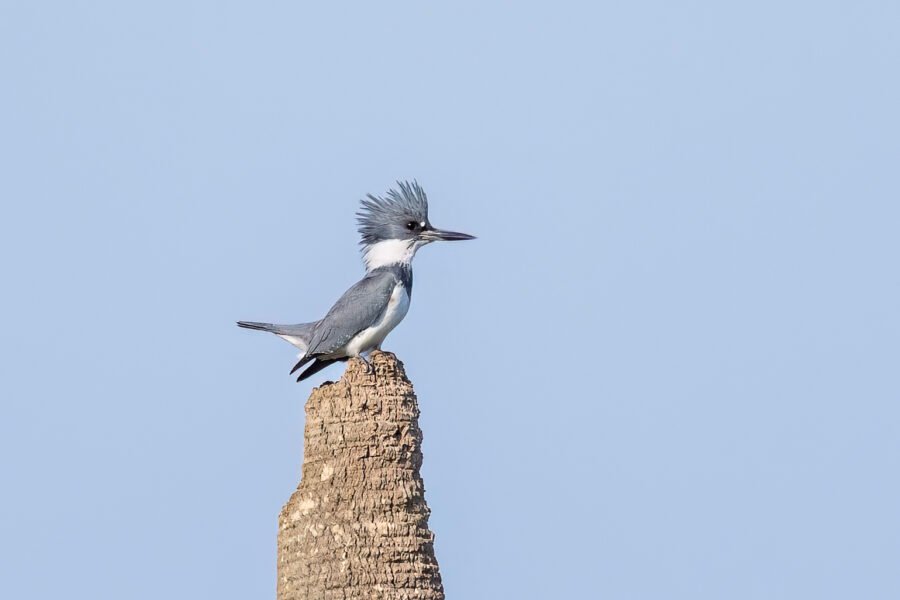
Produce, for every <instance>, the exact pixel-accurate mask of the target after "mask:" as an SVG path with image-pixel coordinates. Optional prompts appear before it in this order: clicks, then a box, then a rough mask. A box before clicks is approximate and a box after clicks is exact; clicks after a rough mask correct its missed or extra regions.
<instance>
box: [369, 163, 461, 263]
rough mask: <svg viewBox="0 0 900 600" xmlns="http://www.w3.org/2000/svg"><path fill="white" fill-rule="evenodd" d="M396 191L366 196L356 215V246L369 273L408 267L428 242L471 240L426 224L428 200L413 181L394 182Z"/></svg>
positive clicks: (420, 187) (428, 223)
mask: <svg viewBox="0 0 900 600" xmlns="http://www.w3.org/2000/svg"><path fill="white" fill-rule="evenodd" d="M397 187H398V188H399V189H391V190H388V192H387V193H386V194H385V195H384V196H383V197H379V196H373V195H372V194H369V195H368V196H367V197H366V199H364V200H363V201H362V205H361V207H360V211H359V212H358V213H356V216H357V217H358V219H357V221H358V223H359V233H360V235H361V236H362V239H361V240H360V244H361V245H362V246H363V254H364V256H365V260H366V266H367V267H368V268H369V269H370V270H371V269H374V268H377V267H381V266H385V265H389V264H404V263H405V264H409V262H410V261H412V257H413V256H414V255H415V253H416V250H418V249H419V248H421V247H422V246H424V245H426V244H430V243H431V242H438V241H458V240H472V239H475V237H474V236H471V235H468V234H465V233H458V232H455V231H445V230H443V229H437V228H435V227H433V226H432V225H431V222H430V221H429V220H428V198H427V197H426V196H425V190H423V189H422V186H420V185H419V184H418V183H417V182H416V181H413V182H412V183H410V182H408V181H398V182H397Z"/></svg>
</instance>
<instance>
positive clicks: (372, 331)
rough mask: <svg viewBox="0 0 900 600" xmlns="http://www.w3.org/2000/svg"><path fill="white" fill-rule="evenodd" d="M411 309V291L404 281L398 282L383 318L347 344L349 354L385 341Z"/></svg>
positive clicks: (357, 352) (375, 346)
mask: <svg viewBox="0 0 900 600" xmlns="http://www.w3.org/2000/svg"><path fill="white" fill-rule="evenodd" d="M408 311H409V292H408V291H407V289H406V286H405V285H403V284H402V283H399V282H398V283H397V285H396V286H395V287H394V291H393V292H391V297H390V299H389V300H388V303H387V307H386V308H385V311H384V314H383V315H382V316H381V319H379V320H378V322H377V323H375V324H374V325H372V326H371V327H369V328H367V329H364V330H362V331H360V332H359V333H358V334H356V336H355V337H354V338H353V339H352V340H350V343H349V344H347V355H348V356H358V355H359V354H360V353H361V352H368V351H369V350H372V349H373V348H377V347H378V346H380V345H381V342H383V341H384V338H386V337H387V335H388V334H389V333H390V332H391V330H393V329H394V327H396V326H397V324H399V323H400V321H402V320H403V317H405V316H406V313H407V312H408Z"/></svg>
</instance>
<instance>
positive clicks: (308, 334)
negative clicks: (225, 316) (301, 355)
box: [237, 321, 318, 352]
mask: <svg viewBox="0 0 900 600" xmlns="http://www.w3.org/2000/svg"><path fill="white" fill-rule="evenodd" d="M317 324H318V322H313V323H300V324H299V325H277V324H275V323H257V322H255V321H238V322H237V325H238V327H243V328H244V329H255V330H256V331H268V332H269V333H274V334H275V335H277V336H278V337H280V338H281V339H283V340H285V341H286V342H289V343H291V344H293V345H294V346H296V347H297V348H299V349H300V351H301V352H306V350H307V349H308V348H309V342H310V340H311V339H312V336H313V332H314V331H315V328H316V325H317Z"/></svg>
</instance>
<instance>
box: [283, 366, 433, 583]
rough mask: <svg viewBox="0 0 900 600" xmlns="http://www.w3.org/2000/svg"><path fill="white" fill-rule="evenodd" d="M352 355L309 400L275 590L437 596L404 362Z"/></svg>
mask: <svg viewBox="0 0 900 600" xmlns="http://www.w3.org/2000/svg"><path fill="white" fill-rule="evenodd" d="M371 362H372V364H373V365H374V367H375V375H371V374H366V372H365V367H364V365H363V363H362V362H361V361H358V360H355V359H354V360H351V361H350V362H349V363H348V366H347V370H346V372H345V373H344V376H343V377H341V379H340V381H338V382H336V383H331V384H325V385H322V386H321V387H318V388H316V389H314V390H313V392H312V395H311V396H310V397H309V400H308V401H307V403H306V432H305V441H304V452H303V475H302V478H301V481H300V485H299V487H298V488H297V491H296V492H294V494H293V495H292V496H291V499H290V500H289V501H288V503H287V504H286V505H285V506H284V508H283V509H282V511H281V517H280V518H279V533H278V600H313V599H315V600H320V599H321V600H357V599H361V598H383V599H385V600H444V589H443V586H442V585H441V575H440V573H439V572H438V564H437V561H436V560H435V557H434V545H433V542H434V535H433V534H432V533H431V531H429V530H428V515H429V513H430V511H429V509H428V506H427V504H425V487H424V485H423V483H422V478H421V476H420V475H419V467H420V466H421V465H422V432H421V430H420V429H419V407H418V404H417V402H416V395H415V392H413V387H412V384H411V383H410V382H409V380H408V379H407V378H406V373H405V372H404V370H403V363H401V362H400V361H399V360H397V357H396V356H394V355H393V354H390V353H387V352H374V353H373V355H372V357H371Z"/></svg>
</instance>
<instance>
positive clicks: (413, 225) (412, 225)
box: [406, 221, 419, 231]
mask: <svg viewBox="0 0 900 600" xmlns="http://www.w3.org/2000/svg"><path fill="white" fill-rule="evenodd" d="M418 227H419V224H418V223H416V222H415V221H410V222H409V223H407V224H406V228H407V229H409V230H410V231H415V230H416V229H417V228H418Z"/></svg>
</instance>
